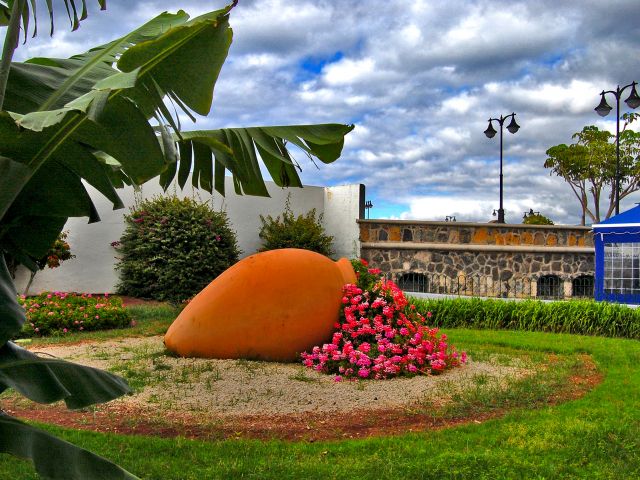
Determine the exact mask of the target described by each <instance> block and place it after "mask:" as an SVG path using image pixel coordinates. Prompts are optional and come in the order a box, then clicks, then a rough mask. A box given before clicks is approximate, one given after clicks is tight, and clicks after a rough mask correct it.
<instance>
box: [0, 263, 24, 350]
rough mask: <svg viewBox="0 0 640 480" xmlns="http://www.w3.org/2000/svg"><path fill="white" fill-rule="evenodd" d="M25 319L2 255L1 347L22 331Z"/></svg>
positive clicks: (0, 279) (0, 289)
mask: <svg viewBox="0 0 640 480" xmlns="http://www.w3.org/2000/svg"><path fill="white" fill-rule="evenodd" d="M25 318H26V317H25V312H24V309H23V308H22V307H21V306H20V304H19V303H18V300H17V293H16V289H15V287H14V285H13V281H12V279H11V275H10V274H9V269H8V268H7V263H6V262H5V259H4V255H0V345H5V344H6V343H7V341H8V340H9V339H11V338H13V336H14V335H15V334H16V333H17V332H19V331H20V328H21V327H22V324H23V323H24V322H25Z"/></svg>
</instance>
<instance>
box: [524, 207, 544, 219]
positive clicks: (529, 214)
mask: <svg viewBox="0 0 640 480" xmlns="http://www.w3.org/2000/svg"><path fill="white" fill-rule="evenodd" d="M534 215H537V216H540V212H534V211H533V208H530V209H529V211H528V212H524V215H523V217H522V220H526V219H527V218H529V217H533V216H534Z"/></svg>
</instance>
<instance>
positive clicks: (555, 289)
mask: <svg viewBox="0 0 640 480" xmlns="http://www.w3.org/2000/svg"><path fill="white" fill-rule="evenodd" d="M538 297H544V298H562V297H563V294H562V281H561V280H560V277H558V276H557V275H543V276H542V277H540V278H539V279H538Z"/></svg>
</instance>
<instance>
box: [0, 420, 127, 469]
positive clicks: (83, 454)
mask: <svg viewBox="0 0 640 480" xmlns="http://www.w3.org/2000/svg"><path fill="white" fill-rule="evenodd" d="M0 452H3V453H9V454H11V455H14V456H16V457H21V458H25V459H27V460H31V461H32V462H33V465H34V467H35V469H36V471H37V472H38V475H39V476H40V477H41V478H47V479H60V480H87V479H105V480H106V479H110V480H119V479H121V480H134V479H136V478H138V477H136V476H135V475H132V474H131V473H129V472H127V471H126V470H123V469H122V468H120V467H119V466H117V465H115V464H114V463H111V462H110V461H108V460H107V459H105V458H103V457H100V456H99V455H96V454H94V453H91V452H89V451H88V450H84V449H83V448H79V447H76V446H75V445H73V444H72V443H69V442H66V441H64V440H60V439H59V438H56V437H54V436H53V435H51V434H49V433H47V432H44V431H42V430H40V429H38V428H35V427H33V426H31V425H27V424H26V423H23V422H21V421H19V420H17V419H15V418H12V417H10V416H9V415H6V414H4V413H1V412H0Z"/></svg>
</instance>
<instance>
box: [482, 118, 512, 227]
mask: <svg viewBox="0 0 640 480" xmlns="http://www.w3.org/2000/svg"><path fill="white" fill-rule="evenodd" d="M509 117H511V122H509V125H507V130H509V131H510V132H511V133H516V132H517V131H518V130H520V125H518V124H517V123H516V114H515V113H510V114H509V115H506V116H504V117H503V116H502V115H500V118H490V119H489V126H488V127H487V129H486V130H485V131H484V134H485V135H486V136H487V137H488V138H493V137H495V135H496V133H498V132H497V131H496V130H495V128H493V124H492V123H491V122H493V121H494V120H495V121H496V122H498V123H499V124H500V208H499V209H498V223H504V208H503V205H502V191H503V189H502V126H503V125H504V121H505V120H506V119H507V118H509Z"/></svg>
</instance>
